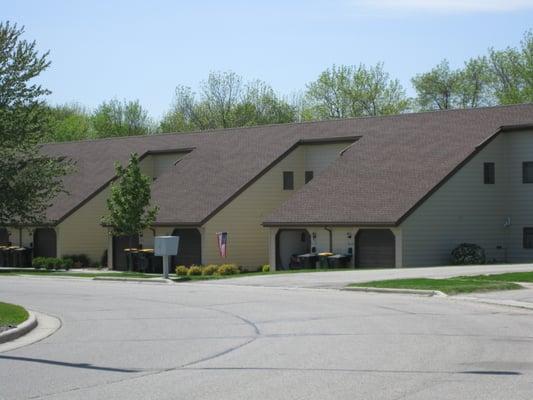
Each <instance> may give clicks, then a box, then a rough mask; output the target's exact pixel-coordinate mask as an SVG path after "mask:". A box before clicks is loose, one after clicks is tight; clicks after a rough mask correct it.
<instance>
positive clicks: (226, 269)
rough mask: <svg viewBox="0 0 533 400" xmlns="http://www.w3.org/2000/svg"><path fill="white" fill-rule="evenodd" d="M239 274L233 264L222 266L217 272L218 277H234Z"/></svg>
mask: <svg viewBox="0 0 533 400" xmlns="http://www.w3.org/2000/svg"><path fill="white" fill-rule="evenodd" d="M240 272H241V271H240V270H239V268H238V267H237V266H236V265H235V264H222V265H221V266H220V267H218V270H217V274H218V275H235V274H238V273H240Z"/></svg>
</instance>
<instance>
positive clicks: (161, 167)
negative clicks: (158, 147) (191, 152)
mask: <svg viewBox="0 0 533 400" xmlns="http://www.w3.org/2000/svg"><path fill="white" fill-rule="evenodd" d="M186 154H187V153H183V152H181V153H172V154H154V155H152V156H151V157H152V159H153V164H154V167H153V168H154V169H153V173H154V174H153V177H154V178H158V177H159V176H161V174H163V173H164V172H165V171H166V170H168V169H169V168H171V167H172V166H173V165H174V164H176V162H177V161H178V160H181V159H182V158H183V156H185V155H186Z"/></svg>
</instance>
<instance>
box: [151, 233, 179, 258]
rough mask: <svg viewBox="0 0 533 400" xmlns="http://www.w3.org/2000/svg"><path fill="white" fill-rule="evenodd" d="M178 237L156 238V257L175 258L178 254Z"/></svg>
mask: <svg viewBox="0 0 533 400" xmlns="http://www.w3.org/2000/svg"><path fill="white" fill-rule="evenodd" d="M179 240H180V238H179V237H178V236H156V237H155V248H154V252H155V255H156V256H175V255H177V254H178V244H179Z"/></svg>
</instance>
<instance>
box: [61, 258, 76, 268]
mask: <svg viewBox="0 0 533 400" xmlns="http://www.w3.org/2000/svg"><path fill="white" fill-rule="evenodd" d="M60 260H61V268H63V269H64V270H66V271H68V270H69V269H71V268H72V265H73V264H74V261H72V258H63V259H60Z"/></svg>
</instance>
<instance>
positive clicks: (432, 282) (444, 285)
mask: <svg viewBox="0 0 533 400" xmlns="http://www.w3.org/2000/svg"><path fill="white" fill-rule="evenodd" d="M349 286H358V287H377V288H388V289H392V288H394V289H422V290H440V291H441V292H444V293H446V294H458V293H472V292H490V291H495V290H512V289H520V288H521V287H522V286H520V285H518V284H516V283H513V282H508V281H497V280H488V279H476V277H464V276H463V277H455V278H448V279H429V278H414V279H394V280H385V281H372V282H364V283H353V284H351V285H349Z"/></svg>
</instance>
